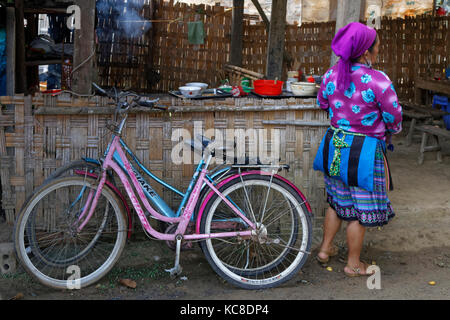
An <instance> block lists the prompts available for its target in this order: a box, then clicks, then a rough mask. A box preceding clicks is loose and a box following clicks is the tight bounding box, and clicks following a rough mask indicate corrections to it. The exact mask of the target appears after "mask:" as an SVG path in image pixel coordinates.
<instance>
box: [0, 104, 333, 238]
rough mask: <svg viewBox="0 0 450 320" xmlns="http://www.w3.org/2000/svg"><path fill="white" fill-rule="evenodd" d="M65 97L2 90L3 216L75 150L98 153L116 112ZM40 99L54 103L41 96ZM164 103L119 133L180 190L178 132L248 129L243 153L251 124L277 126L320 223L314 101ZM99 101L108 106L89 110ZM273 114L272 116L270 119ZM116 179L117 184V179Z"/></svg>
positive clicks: (169, 197)
mask: <svg viewBox="0 0 450 320" xmlns="http://www.w3.org/2000/svg"><path fill="white" fill-rule="evenodd" d="M63 98H64V97H54V98H45V99H43V98H42V97H39V96H36V97H35V98H33V99H32V98H31V97H23V96H17V97H2V98H0V103H2V104H4V103H8V104H10V105H13V106H14V108H13V109H9V110H4V111H2V113H0V160H1V165H0V177H1V186H2V191H3V193H2V207H3V209H4V210H5V212H6V216H7V221H8V223H13V221H14V220H15V218H16V216H17V214H18V212H19V210H20V208H21V207H22V204H23V203H24V201H25V199H26V197H28V196H29V195H30V194H31V193H32V191H33V190H34V189H35V188H36V187H38V186H40V185H41V184H42V182H43V181H44V179H45V178H46V177H48V176H49V175H50V174H51V173H52V172H53V171H54V170H55V169H56V168H58V167H60V166H62V165H64V164H66V163H68V162H69V161H72V160H76V159H80V158H81V157H91V158H98V157H100V156H101V155H102V154H103V151H104V150H105V149H106V146H107V143H108V142H109V139H110V134H109V131H108V130H107V129H106V128H105V126H106V124H107V122H108V121H111V120H112V119H113V112H114V109H113V108H111V107H108V106H107V105H106V103H107V100H105V99H104V98H98V97H95V98H91V99H89V100H86V99H83V100H78V99H75V100H74V102H75V104H77V105H85V106H86V108H88V109H85V110H84V112H83V113H79V107H73V108H70V107H60V106H59V105H60V104H63V105H64V104H65V103H66V100H67V99H63ZM43 100H46V101H47V103H49V104H51V105H52V106H51V107H49V106H47V105H45V104H43V103H42V101H43ZM162 103H164V104H166V105H169V106H171V107H170V113H169V112H158V111H156V112H155V111H147V112H132V113H130V114H129V118H128V121H127V124H126V128H125V131H124V134H123V138H124V141H125V142H126V143H127V144H128V145H129V147H130V148H131V149H132V150H134V151H135V154H136V156H137V157H138V158H139V159H140V160H141V162H142V163H143V164H144V165H145V166H146V167H147V168H148V169H149V170H151V171H152V172H153V173H155V174H156V175H157V176H158V177H160V178H163V179H164V180H165V181H167V182H168V183H170V184H171V185H173V186H175V187H177V188H179V189H181V190H185V188H187V186H188V184H189V182H190V179H191V177H192V174H193V171H194V165H195V164H194V161H193V160H195V158H194V156H193V155H192V154H191V151H190V148H187V149H186V150H187V151H186V152H188V153H187V154H188V155H189V158H190V159H191V163H180V164H178V163H175V162H174V161H173V159H174V158H173V153H174V149H175V148H176V146H177V145H179V143H180V142H181V140H180V139H179V137H180V134H181V133H182V132H185V133H186V132H187V133H189V135H190V136H191V137H194V136H195V134H198V133H200V134H205V135H206V136H209V137H213V136H215V137H217V136H220V135H221V136H222V137H225V136H227V135H228V137H231V138H233V137H234V134H235V133H236V130H241V133H242V134H243V136H245V135H246V134H247V135H246V136H245V137H246V140H242V141H245V146H246V152H247V153H249V152H250V150H251V149H250V148H252V147H255V148H256V147H258V148H261V146H259V143H258V142H252V141H251V140H249V138H248V135H250V136H251V134H252V130H255V131H254V133H257V134H259V132H262V131H258V130H261V129H268V132H267V138H268V139H271V138H273V137H276V135H275V131H271V129H272V130H278V132H279V136H280V158H281V163H287V164H289V165H290V167H291V168H290V170H289V172H283V173H282V175H283V176H285V177H287V178H288V179H290V180H291V181H293V182H294V183H295V184H296V185H297V186H298V187H299V188H300V189H301V190H303V191H304V193H305V195H306V196H307V198H308V200H309V202H310V204H311V206H312V208H313V210H314V214H315V217H316V218H318V219H316V225H315V227H316V228H317V229H318V230H319V229H320V221H321V218H322V217H323V215H324V213H325V206H326V201H325V186H324V182H323V176H322V174H321V173H318V172H315V171H313V170H312V162H313V159H314V156H315V154H316V152H317V148H318V146H319V142H320V139H321V137H322V136H323V134H324V132H325V129H326V126H327V125H328V120H327V114H326V113H324V112H322V111H321V110H319V109H317V107H316V106H315V99H306V100H305V99H286V100H260V99H251V98H242V99H226V100H222V101H217V100H216V101H215V100H211V101H207V100H205V101H185V100H182V99H176V98H171V97H170V98H169V97H167V96H166V97H162ZM32 105H34V111H33V113H32V107H31V106H32ZM66 109H67V110H70V109H75V112H74V113H73V114H70V113H68V112H67V110H66ZM100 109H106V110H107V111H109V112H107V111H104V110H101V111H98V112H95V111H96V110H100ZM205 110H207V111H205ZM258 110H259V112H255V111H258ZM275 120H276V121H278V122H276V123H270V121H275ZM267 121H269V123H268V122H267ZM288 121H290V122H288ZM292 121H293V122H292ZM296 123H297V124H296ZM314 123H322V124H323V125H314ZM299 124H300V125H299ZM310 124H311V125H310ZM227 129H231V130H228V131H227ZM194 130H195V131H194ZM257 137H259V136H258V135H257ZM258 141H259V142H260V141H261V140H258ZM237 144H238V145H241V143H237ZM275 146H276V145H275V144H273V143H268V145H267V146H266V147H265V148H267V149H268V150H267V153H266V154H268V155H269V156H270V155H271V152H272V150H274V149H273V148H275ZM235 152H236V153H237V152H238V150H235ZM236 153H235V155H237V154H236ZM249 155H250V156H252V154H249ZM152 186H154V187H155V189H156V191H157V192H158V193H160V194H161V195H162V196H163V199H164V200H165V201H166V202H167V203H168V204H169V205H170V206H171V207H172V208H176V207H177V206H178V204H179V202H180V200H181V198H180V197H179V196H178V195H176V194H174V193H173V192H171V191H169V190H166V189H164V190H163V188H162V187H161V186H159V185H158V184H156V183H152ZM118 187H119V189H122V190H123V186H122V185H121V184H120V183H119V184H118ZM130 205H131V203H130ZM319 231H320V230H319ZM316 234H317V233H316Z"/></svg>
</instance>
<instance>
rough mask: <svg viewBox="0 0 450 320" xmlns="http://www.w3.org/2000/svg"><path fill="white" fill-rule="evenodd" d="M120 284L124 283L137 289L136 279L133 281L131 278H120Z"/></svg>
mask: <svg viewBox="0 0 450 320" xmlns="http://www.w3.org/2000/svg"><path fill="white" fill-rule="evenodd" d="M119 282H120V284H121V285H124V286H126V287H128V288H132V289H136V281H133V280H131V279H120V281H119Z"/></svg>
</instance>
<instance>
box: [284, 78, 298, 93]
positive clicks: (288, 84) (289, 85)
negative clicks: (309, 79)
mask: <svg viewBox="0 0 450 320" xmlns="http://www.w3.org/2000/svg"><path fill="white" fill-rule="evenodd" d="M293 82H298V80H297V78H288V79H287V81H286V91H288V92H292V88H291V83H293Z"/></svg>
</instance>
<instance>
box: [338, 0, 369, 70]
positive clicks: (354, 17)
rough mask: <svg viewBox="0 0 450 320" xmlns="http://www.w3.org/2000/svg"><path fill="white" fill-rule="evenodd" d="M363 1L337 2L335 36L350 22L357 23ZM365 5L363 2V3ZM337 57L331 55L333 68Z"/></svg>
mask: <svg viewBox="0 0 450 320" xmlns="http://www.w3.org/2000/svg"><path fill="white" fill-rule="evenodd" d="M362 2H363V0H337V16H336V30H335V34H336V33H337V32H338V31H339V29H341V28H342V27H345V26H346V25H347V24H349V23H350V22H355V21H359V19H360V17H361V12H362V10H361V6H362ZM364 3H365V2H364ZM337 60H338V57H337V56H336V55H335V54H334V52H332V53H331V66H334V65H335V64H336V62H337Z"/></svg>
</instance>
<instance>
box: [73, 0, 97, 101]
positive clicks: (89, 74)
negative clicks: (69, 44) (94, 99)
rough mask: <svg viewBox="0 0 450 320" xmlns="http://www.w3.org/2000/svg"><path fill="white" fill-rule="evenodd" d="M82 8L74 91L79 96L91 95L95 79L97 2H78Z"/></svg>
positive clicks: (86, 0) (76, 34) (77, 35)
mask: <svg viewBox="0 0 450 320" xmlns="http://www.w3.org/2000/svg"><path fill="white" fill-rule="evenodd" d="M75 5H78V6H79V7H80V8H81V23H80V25H81V28H80V29H79V30H75V37H74V57H73V60H74V62H73V66H74V68H73V74H72V77H73V78H72V83H73V86H72V89H73V91H74V92H76V93H79V94H90V93H91V88H92V81H93V79H94V68H93V61H94V59H95V51H94V50H95V42H94V35H95V30H94V28H95V1H92V0H76V1H75Z"/></svg>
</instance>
